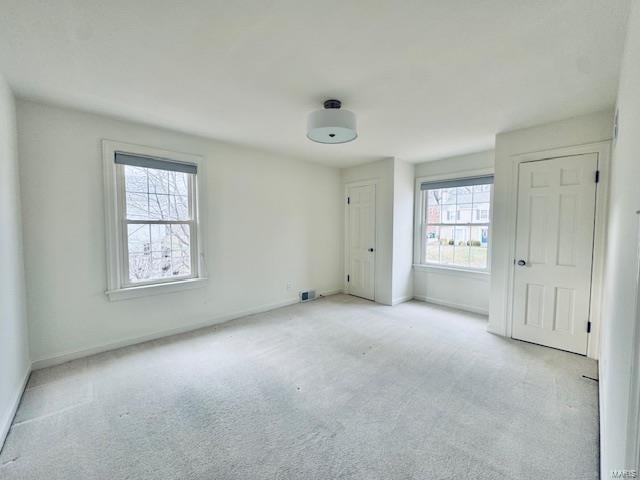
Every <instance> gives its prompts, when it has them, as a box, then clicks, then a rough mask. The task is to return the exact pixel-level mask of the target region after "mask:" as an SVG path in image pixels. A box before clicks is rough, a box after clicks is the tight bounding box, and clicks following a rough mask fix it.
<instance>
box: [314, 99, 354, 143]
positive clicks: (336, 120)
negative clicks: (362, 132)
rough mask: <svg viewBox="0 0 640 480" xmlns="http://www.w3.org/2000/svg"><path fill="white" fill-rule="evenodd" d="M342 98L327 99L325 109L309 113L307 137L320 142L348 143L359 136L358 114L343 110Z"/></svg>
mask: <svg viewBox="0 0 640 480" xmlns="http://www.w3.org/2000/svg"><path fill="white" fill-rule="evenodd" d="M341 106H342V102H341V101H340V100H333V99H331V100H327V101H326V102H324V109H323V110H316V111H315V112H311V113H310V114H309V118H308V121H307V137H308V138H309V140H313V141H314V142H318V143H347V142H351V141H353V140H355V139H356V138H357V137H358V132H357V130H356V115H355V113H353V112H350V111H349V110H341V109H340V107H341Z"/></svg>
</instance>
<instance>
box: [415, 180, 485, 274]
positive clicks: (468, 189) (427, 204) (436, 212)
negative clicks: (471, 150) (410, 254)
mask: <svg viewBox="0 0 640 480" xmlns="http://www.w3.org/2000/svg"><path fill="white" fill-rule="evenodd" d="M492 187H493V176H491V175H485V176H481V177H472V178H459V179H453V180H443V181H433V182H429V181H425V182H423V183H421V185H420V190H421V193H420V194H421V197H420V198H421V218H420V232H421V242H420V263H421V264H425V265H437V266H449V267H456V268H465V269H476V270H488V266H489V241H490V240H489V233H490V226H491V225H490V222H491V189H492Z"/></svg>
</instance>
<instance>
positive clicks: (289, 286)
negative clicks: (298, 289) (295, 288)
mask: <svg viewBox="0 0 640 480" xmlns="http://www.w3.org/2000/svg"><path fill="white" fill-rule="evenodd" d="M291 288H292V285H291V282H287V291H289V290H291Z"/></svg>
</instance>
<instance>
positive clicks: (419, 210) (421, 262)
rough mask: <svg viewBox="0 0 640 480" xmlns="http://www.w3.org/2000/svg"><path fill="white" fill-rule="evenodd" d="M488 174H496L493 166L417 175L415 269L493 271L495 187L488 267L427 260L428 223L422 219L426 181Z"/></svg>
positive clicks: (492, 191)
mask: <svg viewBox="0 0 640 480" xmlns="http://www.w3.org/2000/svg"><path fill="white" fill-rule="evenodd" d="M487 175H494V170H493V169H492V168H481V169H473V170H458V171H456V172H451V173H447V174H441V175H427V176H422V177H417V178H416V180H415V203H414V206H415V208H414V211H415V218H414V242H413V245H414V249H413V263H414V265H413V266H414V269H417V270H420V269H437V270H451V271H455V272H458V273H469V274H478V273H480V274H490V273H491V251H492V245H493V242H492V241H491V239H492V238H493V236H492V228H493V196H494V190H495V189H494V188H491V196H490V198H489V205H490V207H489V208H490V210H489V220H488V224H489V239H490V241H489V245H488V248H487V267H486V268H474V267H465V266H460V265H443V264H441V263H434V262H427V261H426V260H425V259H424V257H423V250H424V249H423V248H422V247H423V239H424V236H425V232H426V224H425V223H422V219H423V218H424V207H425V202H424V201H423V190H422V188H421V185H422V184H423V183H425V182H439V181H445V180H457V179H461V178H470V177H482V176H487ZM485 223H487V222H483V223H479V224H477V225H484V224H485Z"/></svg>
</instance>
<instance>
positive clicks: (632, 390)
mask: <svg viewBox="0 0 640 480" xmlns="http://www.w3.org/2000/svg"><path fill="white" fill-rule="evenodd" d="M636 215H637V216H640V211H637V212H636ZM636 221H637V222H638V224H637V225H636V232H638V249H637V254H636V258H635V261H636V262H637V264H636V308H635V326H634V329H633V330H634V331H633V339H634V341H633V348H632V350H631V351H632V357H631V369H630V372H631V381H630V384H629V407H628V410H629V411H628V419H627V451H626V452H625V453H626V463H625V466H627V467H628V468H631V469H635V470H636V471H639V470H640V323H639V322H640V261H639V260H640V221H638V220H637V219H636ZM600 438H604V435H601V436H600Z"/></svg>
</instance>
